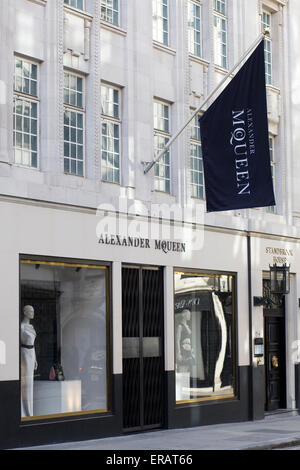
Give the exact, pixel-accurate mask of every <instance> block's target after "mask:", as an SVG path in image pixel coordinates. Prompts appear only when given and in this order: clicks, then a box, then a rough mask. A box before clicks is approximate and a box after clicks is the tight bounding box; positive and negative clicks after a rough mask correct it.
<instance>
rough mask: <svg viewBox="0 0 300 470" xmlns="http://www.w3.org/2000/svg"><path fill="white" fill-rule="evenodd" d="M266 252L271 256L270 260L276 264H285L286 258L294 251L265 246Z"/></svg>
mask: <svg viewBox="0 0 300 470" xmlns="http://www.w3.org/2000/svg"><path fill="white" fill-rule="evenodd" d="M266 254H267V255H271V256H272V262H273V263H276V264H285V263H287V262H288V258H289V257H291V256H294V252H293V250H291V249H287V248H273V247H270V246H267V247H266Z"/></svg>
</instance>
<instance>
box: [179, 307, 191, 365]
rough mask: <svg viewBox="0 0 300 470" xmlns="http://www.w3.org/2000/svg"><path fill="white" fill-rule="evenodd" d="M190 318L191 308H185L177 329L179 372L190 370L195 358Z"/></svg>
mask: <svg viewBox="0 0 300 470" xmlns="http://www.w3.org/2000/svg"><path fill="white" fill-rule="evenodd" d="M190 319H191V312H190V310H188V309H185V310H183V311H182V312H181V314H180V322H179V323H178V326H177V330H176V362H177V364H178V371H179V372H188V371H189V370H190V367H191V365H192V363H193V360H194V359H195V356H194V352H193V350H192V345H191V334H192V332H191V329H190V327H189V325H188V322H189V321H190Z"/></svg>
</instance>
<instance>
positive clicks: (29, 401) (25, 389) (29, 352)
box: [21, 307, 37, 417]
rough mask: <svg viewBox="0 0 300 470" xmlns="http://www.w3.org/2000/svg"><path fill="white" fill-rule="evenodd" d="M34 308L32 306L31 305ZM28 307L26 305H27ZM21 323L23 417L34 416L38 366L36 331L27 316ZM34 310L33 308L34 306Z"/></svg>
mask: <svg viewBox="0 0 300 470" xmlns="http://www.w3.org/2000/svg"><path fill="white" fill-rule="evenodd" d="M31 308H32V307H31ZM25 309H26V307H25ZM25 309H24V320H23V321H22V323H21V412H22V417H27V416H33V376H34V370H35V369H36V368H37V364H36V355H35V349H34V342H35V338H36V332H35V329H34V327H33V326H32V325H31V324H30V323H29V320H28V319H27V318H26V315H25ZM32 310H33V308H32Z"/></svg>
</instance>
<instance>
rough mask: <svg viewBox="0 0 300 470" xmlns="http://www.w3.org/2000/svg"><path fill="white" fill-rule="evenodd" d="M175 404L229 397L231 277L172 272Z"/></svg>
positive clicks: (231, 369) (231, 372)
mask: <svg viewBox="0 0 300 470" xmlns="http://www.w3.org/2000/svg"><path fill="white" fill-rule="evenodd" d="M174 285H175V300H174V306H175V361H176V402H177V403H180V402H185V401H200V400H208V399H209V400H211V399H214V398H215V399H219V398H226V397H233V396H234V367H235V364H234V337H235V336H234V308H233V295H234V291H233V289H234V277H233V276H231V275H221V274H220V275H218V274H209V275H208V274H200V273H182V272H175V279H174Z"/></svg>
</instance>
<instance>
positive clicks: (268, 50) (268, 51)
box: [261, 11, 272, 85]
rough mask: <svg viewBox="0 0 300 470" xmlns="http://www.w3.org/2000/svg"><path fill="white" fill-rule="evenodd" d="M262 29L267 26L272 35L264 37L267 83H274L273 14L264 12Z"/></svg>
mask: <svg viewBox="0 0 300 470" xmlns="http://www.w3.org/2000/svg"><path fill="white" fill-rule="evenodd" d="M261 26H262V31H263V30H264V29H266V28H268V29H269V31H270V36H269V37H266V36H265V39H264V47H265V77H266V84H267V85H272V39H271V37H272V36H271V34H272V30H271V14H270V13H267V12H266V11H263V13H262V24H261Z"/></svg>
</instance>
